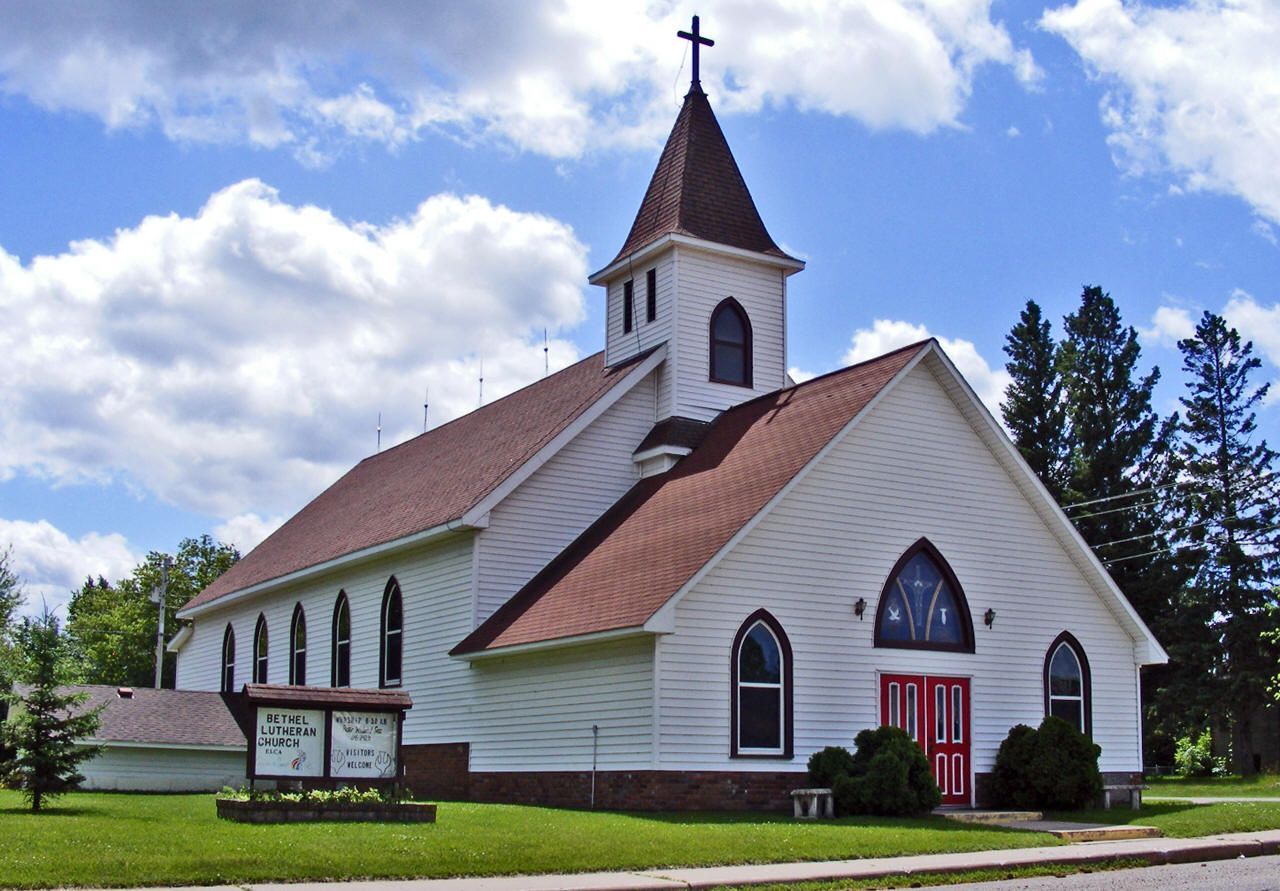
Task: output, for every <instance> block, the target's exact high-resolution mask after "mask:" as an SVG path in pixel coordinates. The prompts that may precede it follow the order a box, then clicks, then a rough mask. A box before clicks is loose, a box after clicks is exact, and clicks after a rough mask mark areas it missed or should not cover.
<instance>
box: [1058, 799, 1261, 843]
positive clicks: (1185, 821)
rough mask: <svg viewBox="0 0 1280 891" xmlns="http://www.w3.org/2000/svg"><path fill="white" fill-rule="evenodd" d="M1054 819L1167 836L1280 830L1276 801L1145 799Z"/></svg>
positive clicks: (1196, 835) (1186, 836)
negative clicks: (1138, 805) (1130, 826)
mask: <svg viewBox="0 0 1280 891" xmlns="http://www.w3.org/2000/svg"><path fill="white" fill-rule="evenodd" d="M1046 816H1048V817H1049V818H1050V819H1054V820H1072V821H1079V822H1081V823H1110V824H1121V823H1137V824H1139V825H1141V826H1154V827H1156V828H1157V829H1159V830H1160V831H1161V832H1163V833H1164V834H1165V835H1166V836H1168V837H1169V838H1197V837H1199V836H1204V835H1218V834H1219V833H1223V832H1256V831H1257V830H1260V829H1280V802H1275V801H1230V802H1223V803H1221V804H1184V803H1179V802H1168V803H1165V802H1148V803H1146V804H1144V805H1143V806H1142V810H1140V811H1133V810H1130V809H1129V808H1127V807H1126V808H1121V807H1113V808H1112V809H1111V810H1109V811H1104V810H1091V811H1072V812H1071V813H1065V814H1049V815H1046Z"/></svg>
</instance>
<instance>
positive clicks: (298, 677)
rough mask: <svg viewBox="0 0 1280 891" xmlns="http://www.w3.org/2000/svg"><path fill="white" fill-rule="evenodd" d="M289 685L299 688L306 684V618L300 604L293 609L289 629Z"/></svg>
mask: <svg viewBox="0 0 1280 891" xmlns="http://www.w3.org/2000/svg"><path fill="white" fill-rule="evenodd" d="M289 683H290V684H296V685H298V686H299V687H301V686H303V685H304V684H306V683H307V616H306V613H304V612H303V611H302V604H301V603H299V604H298V605H297V606H295V607H294V608H293V625H292V627H291V628H290V629H289Z"/></svg>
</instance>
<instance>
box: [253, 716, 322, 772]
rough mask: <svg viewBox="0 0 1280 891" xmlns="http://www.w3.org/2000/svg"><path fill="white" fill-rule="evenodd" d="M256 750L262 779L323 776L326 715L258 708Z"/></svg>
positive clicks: (255, 737) (256, 758)
mask: <svg viewBox="0 0 1280 891" xmlns="http://www.w3.org/2000/svg"><path fill="white" fill-rule="evenodd" d="M255 728H256V732H255V733H254V740H253V748H254V769H255V772H256V773H257V774H258V775H259V776H277V777H322V776H324V712H323V711H320V710H318V709H304V708H280V707H277V706H265V705H260V706H258V720H257V723H256V725H255Z"/></svg>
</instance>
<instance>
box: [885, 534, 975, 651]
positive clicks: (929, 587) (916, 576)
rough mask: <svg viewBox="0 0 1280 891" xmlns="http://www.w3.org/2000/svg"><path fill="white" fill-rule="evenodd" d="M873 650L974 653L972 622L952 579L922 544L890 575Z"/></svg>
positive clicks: (925, 543) (936, 556)
mask: <svg viewBox="0 0 1280 891" xmlns="http://www.w3.org/2000/svg"><path fill="white" fill-rule="evenodd" d="M875 645H876V646H878V647H903V648H907V649H920V650H953V651H956V652H961V653H972V652H973V620H972V619H971V618H970V617H969V604H968V602H967V601H966V600H965V597H964V591H963V590H961V588H960V582H959V580H957V579H956V577H955V573H953V572H952V571H951V567H950V566H948V565H947V561H946V560H944V559H943V558H942V554H940V553H939V552H938V549H937V548H935V547H934V546H933V545H932V544H930V543H929V540H928V539H927V538H922V539H920V540H919V541H917V542H916V543H915V544H913V545H912V546H911V547H909V548H907V550H906V553H904V554H903V555H902V556H901V557H900V558H898V562H897V565H895V566H894V567H893V569H892V570H890V572H889V581H888V582H887V583H886V584H885V586H884V588H883V590H881V592H880V603H879V605H878V606H877V607H876V629H875Z"/></svg>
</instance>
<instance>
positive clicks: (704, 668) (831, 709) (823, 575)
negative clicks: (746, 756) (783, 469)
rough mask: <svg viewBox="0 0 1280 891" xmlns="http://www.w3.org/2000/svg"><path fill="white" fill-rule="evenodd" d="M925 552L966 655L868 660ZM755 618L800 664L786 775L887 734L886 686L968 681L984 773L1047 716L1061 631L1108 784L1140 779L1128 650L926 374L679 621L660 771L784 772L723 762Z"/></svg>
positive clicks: (662, 673) (827, 463)
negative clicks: (932, 551)
mask: <svg viewBox="0 0 1280 891" xmlns="http://www.w3.org/2000/svg"><path fill="white" fill-rule="evenodd" d="M921 536H927V537H928V538H929V540H930V541H931V542H933V544H934V545H935V546H936V547H937V548H938V549H939V550H940V551H941V553H942V554H943V556H944V557H945V558H946V559H947V561H948V562H949V563H950V565H951V567H952V569H953V570H954V571H955V574H956V576H957V578H958V579H959V581H960V584H961V586H962V587H963V590H964V593H965V595H966V597H967V599H968V604H969V609H970V611H971V613H972V617H973V622H974V626H975V629H974V633H975V639H976V652H975V653H973V654H967V653H941V652H925V651H913V650H901V649H896V650H895V649H889V648H881V649H876V648H874V647H873V645H872V636H873V630H874V623H875V613H876V606H877V601H878V599H879V596H880V591H881V588H882V587H883V585H884V584H885V582H886V580H887V578H888V574H889V572H890V570H891V569H892V567H893V565H894V563H895V562H896V561H897V560H898V558H899V557H900V556H901V555H902V553H903V552H904V551H905V550H906V549H907V548H908V547H910V546H911V545H912V544H913V543H914V542H915V541H916V540H917V539H919V538H920V537H921ZM860 597H861V598H865V599H866V601H867V609H866V615H865V618H864V619H863V620H861V621H859V620H858V619H857V617H856V616H855V615H854V603H855V602H856V601H857V600H858V598H860ZM761 607H763V608H766V609H768V610H769V611H770V612H771V613H772V614H773V615H774V616H775V617H776V618H777V619H778V621H779V622H781V624H782V626H783V628H784V629H785V631H786V633H787V635H788V638H789V640H790V642H791V646H792V648H793V651H794V656H795V677H794V683H795V691H794V697H795V716H796V717H795V757H794V760H793V762H792V765H791V766H792V767H793V768H796V769H802V768H803V766H804V764H805V762H806V760H807V758H808V756H809V755H810V754H811V753H812V752H813V751H815V750H817V749H820V748H822V747H823V746H826V745H845V746H848V745H850V744H851V742H852V740H853V737H854V736H855V735H856V733H857V732H858V731H859V730H861V729H863V728H866V727H872V726H875V725H877V724H878V723H879V721H878V702H877V672H902V673H916V674H937V675H955V676H964V677H970V678H972V694H971V695H972V709H973V716H972V717H973V723H972V738H973V746H974V747H973V752H972V758H973V765H974V769H976V770H978V771H986V770H990V769H991V767H992V764H993V761H994V757H995V752H996V749H997V748H998V746H999V744H1000V741H1001V740H1002V739H1003V738H1004V737H1005V736H1006V734H1007V733H1008V731H1009V728H1010V727H1011V726H1012V725H1014V724H1017V723H1026V724H1030V725H1033V726H1034V725H1037V724H1038V723H1039V722H1040V721H1041V720H1042V718H1043V717H1044V706H1043V687H1042V671H1043V666H1044V658H1045V655H1046V650H1047V648H1048V646H1049V644H1050V643H1051V642H1052V640H1053V639H1054V638H1055V637H1057V635H1058V634H1059V633H1060V632H1062V631H1064V630H1066V631H1070V632H1071V633H1072V634H1074V635H1075V636H1076V638H1078V639H1079V641H1080V643H1081V644H1082V646H1083V647H1084V650H1085V653H1086V655H1087V657H1088V660H1089V663H1090V667H1091V669H1092V681H1093V684H1092V686H1093V700H1092V713H1093V730H1094V740H1095V741H1096V742H1097V743H1098V744H1100V745H1101V746H1102V758H1101V767H1102V769H1103V770H1117V771H1119V770H1137V769H1139V768H1140V765H1141V753H1140V741H1139V736H1140V735H1139V732H1138V717H1137V705H1136V703H1137V691H1136V689H1135V686H1136V677H1135V675H1136V672H1135V655H1134V654H1135V641H1134V640H1132V639H1131V638H1130V637H1129V636H1128V634H1127V633H1126V632H1125V631H1123V630H1122V626H1121V625H1119V624H1118V623H1117V621H1116V617H1115V616H1114V615H1113V614H1112V611H1111V608H1110V607H1109V606H1108V605H1107V604H1106V603H1105V602H1104V600H1103V599H1102V598H1101V597H1100V596H1099V592H1097V591H1095V590H1094V589H1093V588H1091V587H1090V586H1089V585H1088V584H1087V583H1086V581H1085V580H1084V578H1083V577H1082V576H1081V574H1080V572H1079V570H1078V569H1077V567H1076V565H1075V564H1074V563H1073V562H1072V560H1071V558H1070V557H1069V556H1068V554H1067V553H1066V552H1065V551H1064V549H1063V546H1062V544H1061V543H1060V542H1059V541H1058V539H1056V538H1055V537H1054V536H1053V535H1052V534H1051V533H1050V532H1049V530H1048V529H1047V528H1046V527H1045V525H1044V522H1043V521H1042V520H1041V518H1040V517H1039V516H1038V515H1037V513H1036V512H1035V510H1034V509H1033V508H1032V506H1031V505H1030V504H1029V503H1028V502H1027V501H1026V500H1025V498H1024V497H1023V495H1022V494H1020V492H1019V491H1018V489H1017V487H1016V486H1015V485H1014V484H1013V482H1012V480H1011V479H1010V477H1009V476H1008V475H1007V473H1006V472H1005V471H1004V470H1003V469H1002V467H1001V466H1000V465H999V464H998V463H997V461H996V460H995V457H994V456H993V455H992V453H991V452H990V451H989V450H988V449H987V448H986V446H985V445H984V444H983V443H982V441H981V440H979V439H978V438H977V436H976V435H975V434H974V433H973V432H972V428H971V427H970V426H969V425H968V424H967V422H966V421H965V420H964V419H963V417H962V416H961V414H960V413H959V411H958V410H957V408H956V405H955V403H953V402H952V401H951V399H950V397H948V396H947V395H946V392H945V391H944V390H943V389H942V388H941V386H940V385H939V383H938V380H937V379H936V378H935V377H934V374H933V372H932V371H930V370H929V368H928V367H927V366H926V365H923V364H922V365H921V366H918V367H917V368H916V369H914V370H913V371H912V372H911V373H910V374H909V375H908V376H907V377H906V378H905V379H903V380H902V381H901V382H900V383H899V384H898V385H897V386H896V387H895V388H894V389H893V390H892V391H891V392H890V393H889V394H887V396H886V397H885V398H884V399H883V400H882V401H881V403H880V404H879V405H877V406H876V407H874V408H873V409H872V410H871V412H870V413H869V414H868V415H867V416H866V417H865V418H864V419H863V420H861V421H860V422H859V423H858V425H857V426H856V427H855V428H854V429H853V430H852V431H851V432H850V435H849V436H848V437H846V438H845V439H844V440H843V441H842V442H841V443H840V444H839V445H837V446H836V447H835V448H834V449H833V450H832V451H831V452H830V453H829V454H828V455H827V456H826V457H825V458H824V459H823V460H822V461H821V462H820V464H818V465H817V466H815V467H814V468H813V469H812V471H811V472H810V473H809V474H808V475H807V476H805V477H804V479H803V480H801V482H800V483H799V484H798V485H797V486H796V487H795V488H794V489H793V490H792V491H791V492H790V493H789V494H788V495H787V496H785V497H784V499H783V500H782V501H781V502H779V503H778V505H777V506H776V507H775V509H774V510H773V511H772V512H771V513H770V514H769V515H768V517H767V518H766V519H765V520H764V521H763V522H761V523H760V524H759V525H758V526H756V527H755V528H754V529H753V530H752V531H751V532H750V533H749V534H748V535H747V536H746V537H744V538H743V540H742V541H741V542H740V543H739V544H738V545H737V546H736V547H735V548H734V550H733V551H732V552H730V553H729V554H728V555H726V557H725V558H724V559H723V560H722V561H721V562H720V563H719V564H718V565H717V566H716V567H715V568H714V569H713V570H712V571H711V572H709V573H708V574H707V576H706V577H705V578H704V579H703V580H702V581H701V582H700V583H699V584H698V585H696V586H695V587H694V589H693V590H692V591H690V593H689V594H688V595H687V596H686V597H685V598H684V599H683V600H682V601H681V603H680V604H679V606H678V608H677V613H676V625H675V627H676V630H675V633H673V634H670V635H667V636H666V637H664V638H663V639H662V640H661V642H660V643H659V645H658V660H659V669H658V670H659V677H660V678H661V688H660V692H659V697H658V698H659V705H658V708H659V716H658V720H659V728H660V733H659V742H658V750H659V755H658V758H659V763H660V765H661V766H662V767H663V768H667V769H735V770H757V769H758V770H774V769H778V765H779V762H778V761H771V760H764V761H747V760H743V761H737V760H732V759H730V758H729V757H728V750H729V660H730V648H731V646H732V641H733V638H734V635H735V633H736V632H737V630H738V628H739V627H740V625H741V623H742V622H743V621H744V620H745V619H746V618H747V616H749V615H750V614H751V613H752V612H754V611H755V610H757V609H759V608H761ZM988 608H993V609H994V610H995V611H996V620H995V625H994V627H993V628H990V629H988V628H986V627H984V625H983V622H982V616H983V613H984V612H985V611H986V610H987V609H988Z"/></svg>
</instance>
